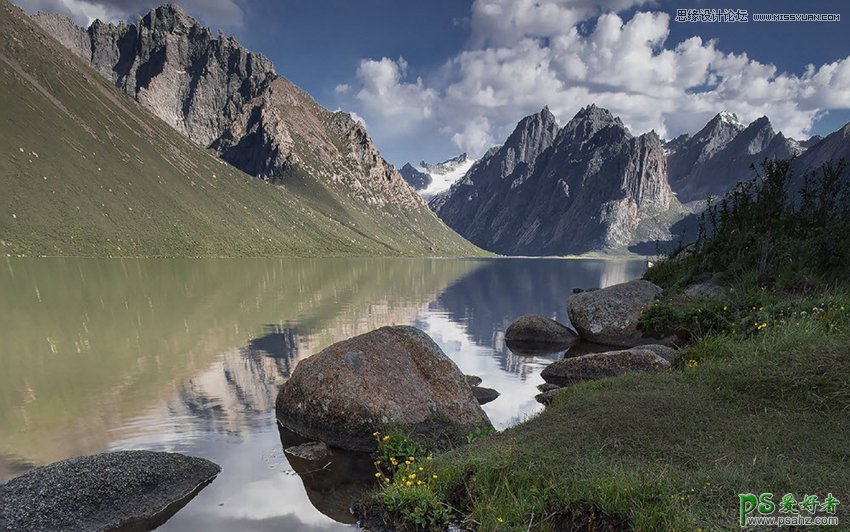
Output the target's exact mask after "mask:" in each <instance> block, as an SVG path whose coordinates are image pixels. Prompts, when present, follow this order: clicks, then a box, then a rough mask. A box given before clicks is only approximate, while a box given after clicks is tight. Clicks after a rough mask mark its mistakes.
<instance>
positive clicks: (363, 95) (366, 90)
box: [356, 57, 437, 132]
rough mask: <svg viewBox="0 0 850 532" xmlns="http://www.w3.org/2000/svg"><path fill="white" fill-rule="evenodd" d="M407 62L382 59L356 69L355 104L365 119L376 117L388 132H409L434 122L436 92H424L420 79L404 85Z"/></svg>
mask: <svg viewBox="0 0 850 532" xmlns="http://www.w3.org/2000/svg"><path fill="white" fill-rule="evenodd" d="M407 69H408V65H407V61H405V60H404V58H403V57H399V58H398V60H393V59H389V58H386V57H384V58H382V59H381V60H380V61H374V60H371V59H369V60H363V61H361V62H360V66H359V68H358V69H357V79H358V81H359V82H360V84H361V88H360V91H359V92H358V93H357V96H356V98H357V100H358V101H359V102H360V104H361V105H362V106H363V110H364V112H365V113H366V115H367V116H374V117H379V118H380V119H381V120H382V121H383V122H384V123H385V125H386V126H387V129H390V130H393V131H395V132H405V131H410V130H411V129H412V128H414V127H416V126H417V125H418V124H420V123H421V122H423V121H426V120H430V119H432V118H433V105H434V103H435V102H436V100H437V91H436V90H434V89H430V88H426V87H425V85H424V83H423V82H422V78H416V80H414V81H412V82H411V81H407V80H406V77H407Z"/></svg>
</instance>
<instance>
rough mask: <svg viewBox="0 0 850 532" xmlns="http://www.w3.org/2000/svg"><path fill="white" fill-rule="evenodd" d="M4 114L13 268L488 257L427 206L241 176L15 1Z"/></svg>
mask: <svg viewBox="0 0 850 532" xmlns="http://www.w3.org/2000/svg"><path fill="white" fill-rule="evenodd" d="M0 109H2V110H3V121H2V123H0V191H2V193H0V254H2V255H12V256H16V255H26V256H35V255H47V256H122V257H129V256H135V257H138V256H169V257H175V256H188V257H197V256H341V255H344V256H422V255H443V256H472V255H481V254H482V252H481V251H480V250H478V249H477V248H475V246H473V245H472V244H470V243H468V242H466V241H465V240H464V239H463V238H462V237H460V236H459V235H457V234H456V233H454V232H453V231H451V230H450V229H448V228H447V227H446V226H445V225H444V224H442V222H440V221H439V220H438V219H437V218H436V217H435V216H434V215H433V214H432V213H431V212H430V210H428V208H427V207H426V206H424V204H423V205H421V206H420V207H417V208H411V209H401V208H397V207H395V206H391V207H389V208H385V209H381V208H377V207H375V206H373V205H371V204H370V203H369V202H368V201H366V200H364V199H363V198H361V197H359V196H357V195H356V194H354V193H353V192H352V190H353V189H350V187H349V185H348V184H346V183H337V184H334V183H332V181H331V180H329V179H328V178H326V176H323V175H320V174H321V172H320V171H319V170H321V169H318V170H316V171H308V170H307V169H305V168H302V167H297V166H295V167H292V168H291V169H290V172H289V174H288V175H286V176H283V177H282V178H281V179H280V180H279V183H282V184H283V186H282V187H281V186H276V185H272V184H269V183H266V182H264V181H262V180H259V179H256V178H253V177H251V176H249V175H247V174H244V173H242V172H239V171H238V170H236V169H234V168H233V167H231V166H230V165H227V164H225V163H224V162H222V161H221V160H220V159H218V158H217V157H215V156H214V154H212V153H211V152H208V151H206V150H204V149H202V148H200V147H198V146H196V145H194V144H193V143H191V142H190V141H189V140H187V139H186V138H184V137H182V136H181V135H180V134H179V133H177V132H176V131H175V130H173V129H172V128H171V127H169V126H168V125H167V124H166V123H164V122H163V121H161V120H159V119H158V118H155V117H154V116H153V115H152V114H149V113H148V112H147V111H145V110H144V109H143V108H142V107H141V106H140V105H138V104H137V103H136V102H134V101H133V100H132V99H130V98H129V97H128V96H126V95H125V94H123V93H122V92H120V91H119V90H118V89H116V88H115V87H113V86H112V85H110V84H109V83H108V82H106V81H105V80H103V79H101V78H100V76H99V75H98V74H96V73H95V72H94V71H93V70H92V69H91V68H90V67H88V66H87V65H83V64H82V63H81V62H80V61H79V60H78V59H77V58H76V57H73V56H72V55H71V53H70V52H68V51H67V50H65V49H64V48H63V47H62V46H61V45H60V44H59V43H57V42H55V41H53V39H51V38H50V37H49V36H48V35H47V34H45V33H44V32H43V31H42V30H41V29H40V28H39V27H38V26H37V25H35V24H34V23H33V22H32V21H31V20H30V19H29V18H28V17H26V15H25V14H24V13H23V12H22V11H20V10H18V9H17V8H15V7H13V6H12V5H11V4H9V3H8V2H7V1H6V0H2V2H0ZM326 113H327V112H326ZM327 114H330V113H327ZM337 140H340V139H337ZM340 142H341V140H340ZM316 164H318V163H316ZM314 166H315V165H314ZM317 168H318V167H317ZM337 170H338V171H339V172H340V173H345V172H347V173H346V174H345V175H349V174H350V175H351V176H356V175H357V172H358V171H360V170H358V168H355V167H351V168H345V169H335V170H334V171H337ZM361 170H362V169H361ZM347 187H348V188H347Z"/></svg>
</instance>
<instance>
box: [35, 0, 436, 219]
mask: <svg viewBox="0 0 850 532" xmlns="http://www.w3.org/2000/svg"><path fill="white" fill-rule="evenodd" d="M34 20H36V22H38V23H39V24H40V25H41V26H42V27H43V28H45V29H47V30H48V31H50V32H51V33H52V34H53V35H55V36H56V37H57V38H58V39H59V40H60V42H62V43H63V44H65V45H66V46H67V47H68V48H69V49H71V50H72V51H73V52H74V53H75V54H76V55H78V56H79V57H80V58H82V59H83V60H85V61H88V62H89V63H90V64H91V65H92V66H93V67H94V68H95V70H97V71H98V72H99V73H100V74H101V75H103V76H104V77H106V78H107V79H109V80H110V81H111V82H113V83H114V84H115V85H116V86H117V87H119V88H120V89H122V90H123V91H124V92H125V93H127V94H128V95H130V96H131V97H133V98H134V99H136V100H137V101H138V102H139V103H141V104H142V105H143V106H145V107H146V108H148V109H149V110H151V111H152V112H153V113H154V114H155V115H157V116H158V117H160V118H162V119H163V120H164V121H166V122H167V123H168V124H169V125H171V126H172V127H174V128H175V129H177V130H178V131H180V132H181V133H183V134H185V135H186V136H188V137H189V138H190V139H191V140H193V141H194V142H196V143H198V144H199V145H201V146H203V147H208V148H211V149H213V150H215V151H216V152H218V153H219V154H220V156H221V157H222V158H223V159H224V160H225V161H227V162H229V163H231V164H233V165H234V166H236V167H237V168H239V169H240V170H243V171H245V172H246V173H249V174H251V175H255V176H259V177H263V178H265V179H268V180H271V181H274V182H280V181H282V180H283V178H284V177H285V176H286V174H287V172H288V171H290V170H291V169H292V168H293V167H297V168H300V169H302V170H304V171H306V172H308V173H310V174H311V175H312V176H314V177H316V178H317V179H319V180H320V181H322V182H323V183H326V184H329V185H330V186H332V187H335V188H337V189H340V191H341V192H343V193H344V195H346V196H350V197H354V198H356V199H359V200H362V201H363V202H365V203H367V204H368V205H372V206H379V207H386V206H392V207H395V208H398V209H401V210H410V209H414V210H420V209H422V210H423V212H424V209H425V205H424V203H423V202H422V201H421V200H420V198H419V197H418V196H417V195H416V194H415V193H414V192H413V191H412V190H410V188H409V187H408V186H407V185H406V183H405V181H404V179H403V178H402V177H401V175H400V174H399V173H398V172H397V171H396V169H395V168H394V167H393V166H392V165H390V164H389V163H388V162H387V161H385V160H384V159H383V157H381V155H380V153H379V152H378V150H377V148H376V147H375V146H374V144H373V143H372V140H371V139H370V138H369V136H368V134H367V133H366V131H365V129H364V127H363V126H362V124H360V123H358V122H356V121H354V120H353V119H351V117H350V116H349V115H348V114H347V113H344V112H336V113H333V112H330V111H328V110H326V109H324V108H322V107H321V106H320V105H318V104H317V103H316V102H315V101H314V100H313V99H312V98H311V97H310V96H309V95H308V94H306V93H305V92H304V91H302V90H301V89H299V88H298V87H296V86H295V85H294V84H292V83H291V82H289V81H288V80H286V79H285V78H283V77H282V76H280V75H278V74H277V73H276V72H275V69H274V66H273V65H272V64H271V62H270V61H269V60H268V59H266V58H265V57H264V56H262V55H260V54H256V53H253V52H251V51H249V50H247V49H245V48H244V47H242V46H241V45H240V44H239V43H238V42H237V41H236V40H235V39H233V38H232V37H227V36H224V35H213V33H212V32H211V31H210V30H209V29H208V28H205V27H203V26H202V25H200V24H199V23H198V22H197V21H196V20H195V19H193V18H192V17H190V16H189V15H187V14H186V13H185V12H183V10H182V9H180V8H179V7H178V6H174V5H171V4H166V5H163V6H160V7H157V8H155V9H153V10H151V11H150V12H149V13H148V14H146V15H145V16H143V17H140V18H138V19H137V20H136V21H135V22H132V23H125V22H122V23H119V24H106V23H103V22H100V21H95V22H94V23H93V24H92V25H91V26H90V27H89V28H88V29H83V28H79V27H77V26H76V25H74V24H73V23H72V22H71V21H70V20H68V19H67V18H65V17H63V16H61V15H55V14H42V13H39V14H36V15H34Z"/></svg>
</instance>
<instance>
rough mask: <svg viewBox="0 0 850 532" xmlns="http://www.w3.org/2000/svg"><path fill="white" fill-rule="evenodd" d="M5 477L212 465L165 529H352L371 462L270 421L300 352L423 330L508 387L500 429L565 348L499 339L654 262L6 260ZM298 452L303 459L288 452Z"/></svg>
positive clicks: (1, 331)
mask: <svg viewBox="0 0 850 532" xmlns="http://www.w3.org/2000/svg"><path fill="white" fill-rule="evenodd" d="M3 260H4V261H5V264H3V265H2V268H1V269H0V339H2V341H0V481H6V480H8V479H10V478H13V477H15V476H17V475H20V474H21V473H23V472H25V471H26V470H28V469H29V468H32V467H35V466H39V465H44V464H47V463H50V462H53V461H56V460H61V459H64V458H68V457H71V456H79V455H86V454H93V453H97V452H101V451H105V450H119V449H150V450H167V451H176V452H182V453H186V454H190V455H194V456H202V457H205V458H209V459H210V460H213V461H214V462H216V463H218V464H219V465H221V466H222V473H221V475H219V476H218V478H217V479H216V480H215V481H214V482H213V483H212V484H211V485H210V486H208V487H207V488H206V489H204V490H203V491H202V492H201V493H200V494H199V495H198V496H197V497H196V498H195V499H193V500H192V501H191V502H190V503H189V504H188V505H187V506H186V507H184V508H183V509H182V510H180V511H179V512H178V513H177V514H176V515H175V516H174V517H172V518H171V519H170V520H169V521H168V522H167V523H165V525H163V526H162V529H163V530H197V529H199V528H203V527H205V528H207V529H208V530H237V529H238V530H340V529H351V528H354V525H352V524H350V523H351V522H352V521H353V520H352V518H351V516H350V515H349V514H348V505H349V503H350V502H349V501H350V497H351V494H352V493H356V492H357V491H358V490H360V489H362V488H363V487H364V486H369V483H370V482H373V477H372V475H371V473H372V472H373V470H371V469H370V463H369V462H368V459H367V460H365V461H364V460H363V459H362V457H358V456H357V455H349V454H347V453H335V454H334V456H333V460H332V461H331V465H330V466H328V467H327V468H323V469H320V468H311V466H309V465H305V464H303V463H302V464H298V463H290V462H289V461H288V460H287V458H286V457H285V456H284V454H283V447H284V446H288V445H290V444H294V443H298V442H300V441H303V440H301V439H300V438H299V437H298V436H296V435H293V434H289V433H286V432H285V431H280V430H279V429H278V427H277V424H276V423H275V416H274V400H275V397H276V394H277V390H278V388H279V387H280V385H281V383H283V382H284V381H285V380H286V379H287V377H288V375H289V374H290V372H291V371H292V369H293V368H294V367H295V366H296V365H297V364H298V362H299V361H300V360H303V359H304V358H306V357H308V356H310V355H312V354H314V353H317V352H319V351H320V350H321V349H323V348H324V347H326V346H328V345H330V344H331V343H333V342H336V341H339V340H343V339H345V338H349V337H351V336H354V335H357V334H360V333H364V332H367V331H369V330H372V329H375V328H377V327H380V326H383V325H390V324H409V325H414V326H416V327H419V328H420V329H422V330H424V331H425V332H426V333H428V334H429V335H431V337H432V338H434V340H435V341H436V342H437V343H438V344H439V345H440V346H441V347H442V348H443V350H444V351H445V352H446V354H447V355H448V356H449V357H451V358H452V359H453V360H454V361H455V363H456V364H457V365H458V366H459V367H460V369H461V370H462V371H463V372H464V373H466V374H474V375H479V376H480V377H482V379H483V381H484V382H483V384H482V385H483V386H487V387H490V388H495V389H496V390H498V391H499V392H501V394H502V395H501V396H500V397H499V398H498V399H496V400H495V401H493V402H492V403H489V404H486V405H484V407H483V408H484V410H485V411H486V412H487V414H488V415H489V416H490V419H491V420H492V422H493V424H494V425H495V426H496V427H497V428H498V429H504V428H506V427H509V426H511V425H513V424H516V423H518V422H520V421H522V420H523V419H526V418H527V417H529V416H532V415H534V414H535V413H536V412H538V411H539V410H540V409H541V408H542V407H541V406H540V405H539V404H538V403H537V402H536V401H535V400H534V395H535V394H536V393H538V392H537V389H536V386H537V385H538V384H540V383H542V382H543V380H542V379H541V378H540V370H541V369H542V368H543V367H545V366H546V364H548V363H549V362H551V361H553V360H556V359H558V358H560V357H561V356H562V354H561V353H555V354H552V355H546V356H534V357H528V356H517V355H514V354H513V353H511V352H510V350H508V349H507V348H506V347H505V345H504V341H503V338H504V330H505V328H506V327H507V326H508V325H509V324H510V323H511V321H512V320H513V319H515V318H516V317H518V316H520V315H522V314H527V313H536V314H544V315H547V316H550V317H553V318H555V319H557V320H558V321H561V322H563V323H568V322H569V320H568V317H567V314H566V308H565V301H566V298H567V297H568V295H569V294H570V293H571V292H572V289H573V288H576V287H578V288H590V287H605V286H608V285H611V284H616V283H620V282H624V281H627V280H631V279H634V278H637V277H639V276H640V275H641V274H642V273H643V271H644V267H645V263H644V262H643V261H619V260H558V259H493V260H457V259H203V260H201V259H198V260H192V259H180V260H176V259H167V260H166V259H162V260H155V259H139V260H129V259H15V258H5V259H3ZM293 462H294V461H293Z"/></svg>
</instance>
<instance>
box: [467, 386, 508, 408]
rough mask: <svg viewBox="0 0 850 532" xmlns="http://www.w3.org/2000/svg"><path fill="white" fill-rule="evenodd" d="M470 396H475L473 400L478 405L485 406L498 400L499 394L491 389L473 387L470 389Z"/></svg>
mask: <svg viewBox="0 0 850 532" xmlns="http://www.w3.org/2000/svg"><path fill="white" fill-rule="evenodd" d="M472 395H474V396H475V400H476V401H478V404H479V405H486V404H487V403H489V402H491V401H495V400H496V399H498V398H499V396H500V395H502V394H500V393H499V392H497V391H496V390H494V389H493V388H484V387H483V386H473V387H472Z"/></svg>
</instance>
